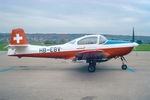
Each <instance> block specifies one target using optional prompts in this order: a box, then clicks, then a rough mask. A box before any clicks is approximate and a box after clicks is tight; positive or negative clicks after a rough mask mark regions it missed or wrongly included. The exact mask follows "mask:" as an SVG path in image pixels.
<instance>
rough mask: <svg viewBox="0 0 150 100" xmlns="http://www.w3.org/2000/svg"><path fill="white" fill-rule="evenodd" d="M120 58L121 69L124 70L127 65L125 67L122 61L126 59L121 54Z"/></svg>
mask: <svg viewBox="0 0 150 100" xmlns="http://www.w3.org/2000/svg"><path fill="white" fill-rule="evenodd" d="M120 59H121V61H122V66H121V68H122V70H126V69H127V68H128V67H127V65H126V64H125V63H124V61H125V62H127V60H126V59H125V58H124V57H123V56H121V57H120Z"/></svg>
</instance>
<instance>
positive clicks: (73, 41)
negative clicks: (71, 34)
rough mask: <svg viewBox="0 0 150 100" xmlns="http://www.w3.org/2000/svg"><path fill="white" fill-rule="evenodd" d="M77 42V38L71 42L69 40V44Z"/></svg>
mask: <svg viewBox="0 0 150 100" xmlns="http://www.w3.org/2000/svg"><path fill="white" fill-rule="evenodd" d="M75 42H76V40H72V41H70V42H68V43H69V44H74V43H75Z"/></svg>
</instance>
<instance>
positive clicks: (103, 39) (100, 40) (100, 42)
mask: <svg viewBox="0 0 150 100" xmlns="http://www.w3.org/2000/svg"><path fill="white" fill-rule="evenodd" d="M106 41H107V39H106V38H105V37H103V36H100V37H99V44H103V43H105V42H106Z"/></svg>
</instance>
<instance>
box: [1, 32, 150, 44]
mask: <svg viewBox="0 0 150 100" xmlns="http://www.w3.org/2000/svg"><path fill="white" fill-rule="evenodd" d="M10 35H11V34H10V33H0V44H2V43H9V39H10ZM84 35H87V34H54V33H53V34H40V33H38V34H26V36H27V39H28V41H29V43H31V44H63V43H66V42H68V41H70V40H73V39H75V38H78V37H81V36H84ZM103 35H104V36H105V37H106V38H107V39H109V40H126V41H131V39H132V37H131V36H128V35H107V34H103ZM135 40H141V41H142V42H143V43H144V44H150V36H135Z"/></svg>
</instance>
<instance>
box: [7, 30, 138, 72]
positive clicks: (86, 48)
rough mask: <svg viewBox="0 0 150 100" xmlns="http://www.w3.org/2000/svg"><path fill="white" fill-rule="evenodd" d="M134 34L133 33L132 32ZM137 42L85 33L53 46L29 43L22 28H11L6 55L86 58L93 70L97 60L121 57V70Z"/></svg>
mask: <svg viewBox="0 0 150 100" xmlns="http://www.w3.org/2000/svg"><path fill="white" fill-rule="evenodd" d="M133 35H134V34H133ZM136 46H138V44H137V43H135V42H134V40H133V42H129V41H112V40H107V39H106V38H105V37H104V36H102V35H85V36H83V37H80V38H77V39H74V40H72V41H70V42H68V43H65V44H62V45H54V46H37V45H30V44H29V43H28V41H27V38H26V35H25V33H24V30H23V29H21V28H18V29H13V30H12V34H11V38H10V43H9V45H8V46H7V48H8V56H17V57H19V58H21V57H41V58H60V59H71V60H73V61H77V60H86V63H89V66H88V71H89V72H95V70H96V63H97V62H105V61H108V60H110V59H112V58H118V57H119V58H121V61H122V66H121V68H122V70H126V69H127V65H126V64H125V62H126V59H125V58H124V55H127V54H128V53H130V52H131V51H132V49H133V48H134V47H136Z"/></svg>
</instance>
